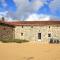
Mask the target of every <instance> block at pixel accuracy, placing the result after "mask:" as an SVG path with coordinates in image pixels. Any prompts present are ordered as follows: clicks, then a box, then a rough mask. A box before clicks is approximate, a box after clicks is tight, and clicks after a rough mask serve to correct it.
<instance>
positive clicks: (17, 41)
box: [0, 39, 29, 43]
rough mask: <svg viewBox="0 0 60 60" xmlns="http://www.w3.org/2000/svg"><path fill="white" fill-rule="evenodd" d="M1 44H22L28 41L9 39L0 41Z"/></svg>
mask: <svg viewBox="0 0 60 60" xmlns="http://www.w3.org/2000/svg"><path fill="white" fill-rule="evenodd" d="M0 41H1V42H3V43H9V42H16V43H23V42H29V41H28V40H21V39H11V40H7V39H5V40H0Z"/></svg>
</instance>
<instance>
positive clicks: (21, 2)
mask: <svg viewBox="0 0 60 60" xmlns="http://www.w3.org/2000/svg"><path fill="white" fill-rule="evenodd" d="M14 2H15V4H16V6H17V11H16V16H18V17H20V18H22V19H24V18H25V17H27V16H28V15H30V14H32V13H35V12H36V11H37V10H38V9H39V8H40V7H41V6H42V5H43V2H42V0H33V1H31V2H29V0H14ZM22 16H23V17H22Z"/></svg>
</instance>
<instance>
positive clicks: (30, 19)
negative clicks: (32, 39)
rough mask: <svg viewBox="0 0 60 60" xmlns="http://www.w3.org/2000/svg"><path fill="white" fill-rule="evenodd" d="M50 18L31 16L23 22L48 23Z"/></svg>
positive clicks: (42, 15)
mask: <svg viewBox="0 0 60 60" xmlns="http://www.w3.org/2000/svg"><path fill="white" fill-rule="evenodd" d="M49 20H50V16H48V15H44V14H40V15H38V14H32V15H30V16H29V17H28V18H27V19H26V20H25V21H49Z"/></svg>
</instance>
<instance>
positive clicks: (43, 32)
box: [0, 21, 60, 42]
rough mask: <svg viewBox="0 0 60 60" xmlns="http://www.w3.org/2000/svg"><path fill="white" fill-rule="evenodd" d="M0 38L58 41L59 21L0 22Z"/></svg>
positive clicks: (59, 33) (59, 34)
mask: <svg viewBox="0 0 60 60" xmlns="http://www.w3.org/2000/svg"><path fill="white" fill-rule="evenodd" d="M0 25H1V26H0V38H3V39H11V38H13V39H22V40H24V39H25V40H29V41H41V42H49V39H50V38H56V39H60V21H18V22H0Z"/></svg>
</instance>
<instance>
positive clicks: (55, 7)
mask: <svg viewBox="0 0 60 60" xmlns="http://www.w3.org/2000/svg"><path fill="white" fill-rule="evenodd" d="M49 7H50V10H51V12H52V13H53V14H56V13H57V12H58V11H60V0H53V1H52V2H51V3H50V5H49Z"/></svg>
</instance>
